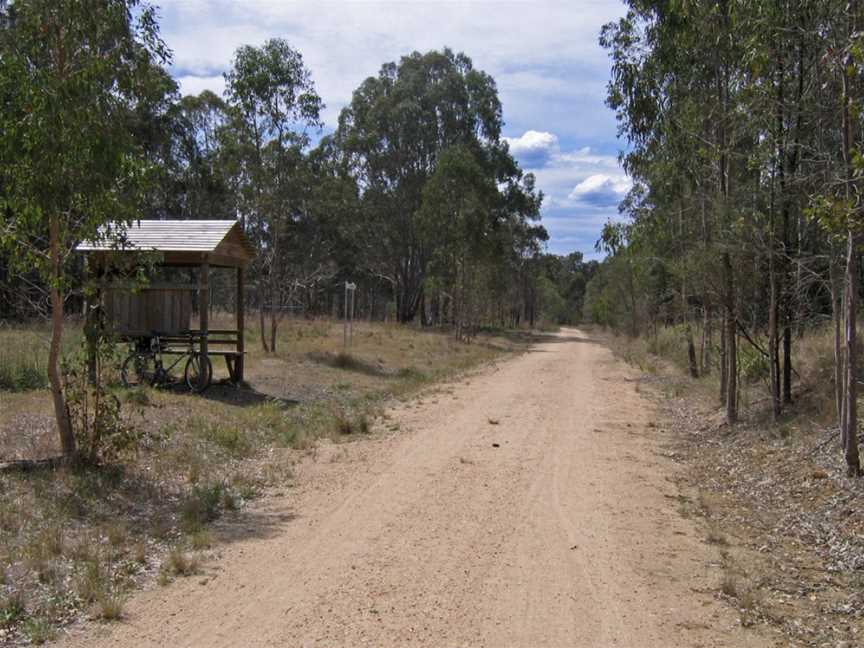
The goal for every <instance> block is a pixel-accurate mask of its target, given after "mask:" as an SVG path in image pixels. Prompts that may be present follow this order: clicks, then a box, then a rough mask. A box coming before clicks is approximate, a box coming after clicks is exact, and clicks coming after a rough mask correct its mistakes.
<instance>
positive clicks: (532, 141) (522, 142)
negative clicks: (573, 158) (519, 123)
mask: <svg viewBox="0 0 864 648" xmlns="http://www.w3.org/2000/svg"><path fill="white" fill-rule="evenodd" d="M504 139H505V140H506V142H507V144H508V145H509V146H510V153H511V154H512V155H513V156H514V157H516V158H518V159H519V161H520V162H521V163H522V164H523V165H524V166H526V167H529V168H533V167H538V166H544V165H545V164H546V162H547V161H548V160H549V159H550V158H551V157H552V155H554V154H555V153H557V152H558V137H557V136H556V135H553V134H552V133H547V132H545V131H535V130H529V131H525V133H524V134H523V135H522V136H521V137H505V138H504Z"/></svg>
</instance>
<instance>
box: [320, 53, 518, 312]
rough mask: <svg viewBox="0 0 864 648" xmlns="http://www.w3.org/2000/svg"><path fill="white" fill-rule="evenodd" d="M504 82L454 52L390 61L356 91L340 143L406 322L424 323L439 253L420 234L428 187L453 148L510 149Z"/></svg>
mask: <svg viewBox="0 0 864 648" xmlns="http://www.w3.org/2000/svg"><path fill="white" fill-rule="evenodd" d="M501 125H502V120H501V103H500V101H499V99H498V93H497V88H496V85H495V81H494V80H493V79H492V77H490V76H489V75H488V74H486V73H484V72H482V71H480V70H476V69H474V66H473V64H472V62H471V59H470V58H468V57H467V56H465V55H464V54H455V53H453V52H452V51H450V50H449V49H445V50H444V51H443V52H437V51H432V52H428V53H426V54H420V53H418V52H414V53H413V54H410V55H409V56H404V57H402V59H401V60H400V61H399V63H398V64H397V63H387V64H385V65H383V66H382V67H381V70H380V72H379V73H378V76H376V77H369V78H368V79H366V80H365V81H364V82H363V83H362V84H361V85H360V87H359V88H357V90H355V91H354V95H353V97H352V100H351V103H350V104H349V105H348V106H347V107H346V108H345V109H344V110H343V111H342V113H341V115H340V117H339V128H338V130H337V132H336V136H335V139H336V142H337V144H338V146H339V147H340V149H341V150H342V151H343V152H344V154H345V155H346V156H347V161H348V164H349V165H350V167H351V170H352V173H353V174H354V176H355V177H356V178H357V181H358V185H359V187H360V190H361V192H362V195H363V207H364V214H365V224H366V228H365V233H366V239H365V242H364V248H365V250H366V255H365V256H366V258H367V259H368V263H369V265H370V270H371V271H372V272H374V273H376V274H378V275H379V276H381V277H384V278H386V280H387V281H388V282H390V284H391V285H392V287H393V290H394V295H395V298H396V311H397V318H398V320H399V321H401V322H407V321H410V320H412V319H414V317H415V315H416V314H417V312H418V309H419V307H420V304H421V301H422V298H423V287H424V280H425V278H426V274H427V270H428V266H429V262H430V260H431V256H432V251H431V250H430V248H429V245H428V243H427V241H425V240H424V239H423V237H422V236H421V233H420V232H419V230H418V223H417V214H418V212H419V210H420V208H421V206H422V203H423V190H424V187H425V185H426V183H427V181H428V180H429V179H430V178H431V177H432V175H433V174H434V173H435V169H436V166H437V163H438V159H439V157H440V156H441V154H442V153H443V151H444V150H446V149H447V148H448V147H450V146H454V145H461V146H464V147H466V148H467V149H468V150H471V151H474V152H477V151H482V150H484V149H490V148H499V149H500V148H501V147H502V141H501V137H500V136H501Z"/></svg>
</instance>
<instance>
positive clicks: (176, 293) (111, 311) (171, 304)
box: [105, 288, 192, 335]
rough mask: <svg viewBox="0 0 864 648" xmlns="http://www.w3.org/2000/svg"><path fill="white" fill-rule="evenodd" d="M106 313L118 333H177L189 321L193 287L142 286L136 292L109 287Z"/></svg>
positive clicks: (189, 322)
mask: <svg viewBox="0 0 864 648" xmlns="http://www.w3.org/2000/svg"><path fill="white" fill-rule="evenodd" d="M105 314H106V316H107V318H108V321H109V322H112V323H113V324H114V326H115V330H116V331H117V333H119V334H121V335H128V334H140V333H149V332H150V331H158V332H160V333H179V332H180V331H184V330H188V329H189V328H190V324H191V321H192V291H191V290H188V289H171V288H145V289H143V290H141V291H139V292H137V293H133V292H132V291H129V290H122V289H116V288H112V289H109V290H107V291H106V294H105Z"/></svg>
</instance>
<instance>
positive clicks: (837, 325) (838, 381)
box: [829, 245, 845, 447]
mask: <svg viewBox="0 0 864 648" xmlns="http://www.w3.org/2000/svg"><path fill="white" fill-rule="evenodd" d="M832 248H833V245H832ZM837 266H838V261H837V257H836V255H835V254H834V251H833V249H832V252H831V262H830V266H829V272H830V275H831V320H832V323H833V325H834V409H835V412H836V414H837V425H838V426H839V428H840V430H841V432H842V431H843V430H845V425H844V423H843V419H844V418H845V417H844V407H843V392H844V384H843V376H844V368H843V341H842V340H843V326H842V323H843V277H842V275H841V274H840V269H839V268H838V267H837ZM840 442H841V444H843V446H842V447H845V439H843V438H841V439H840Z"/></svg>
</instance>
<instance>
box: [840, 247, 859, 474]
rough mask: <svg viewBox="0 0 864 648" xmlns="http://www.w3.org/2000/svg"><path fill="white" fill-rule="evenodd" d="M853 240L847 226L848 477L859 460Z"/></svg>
mask: <svg viewBox="0 0 864 648" xmlns="http://www.w3.org/2000/svg"><path fill="white" fill-rule="evenodd" d="M856 243H857V240H856V236H855V234H854V233H853V232H852V231H851V230H850V231H849V233H848V236H847V251H846V344H845V359H846V362H845V365H846V367H845V368H846V385H845V394H844V396H843V403H844V407H845V410H846V416H845V417H844V424H845V428H844V430H843V438H844V441H845V443H844V446H843V454H844V457H845V459H846V474H847V475H848V476H849V477H858V476H860V475H861V464H860V460H859V457H858V350H857V340H856V337H857V329H856V326H857V322H856V316H857V312H856V310H857V307H858V299H857V297H858V252H857V245H856Z"/></svg>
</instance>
